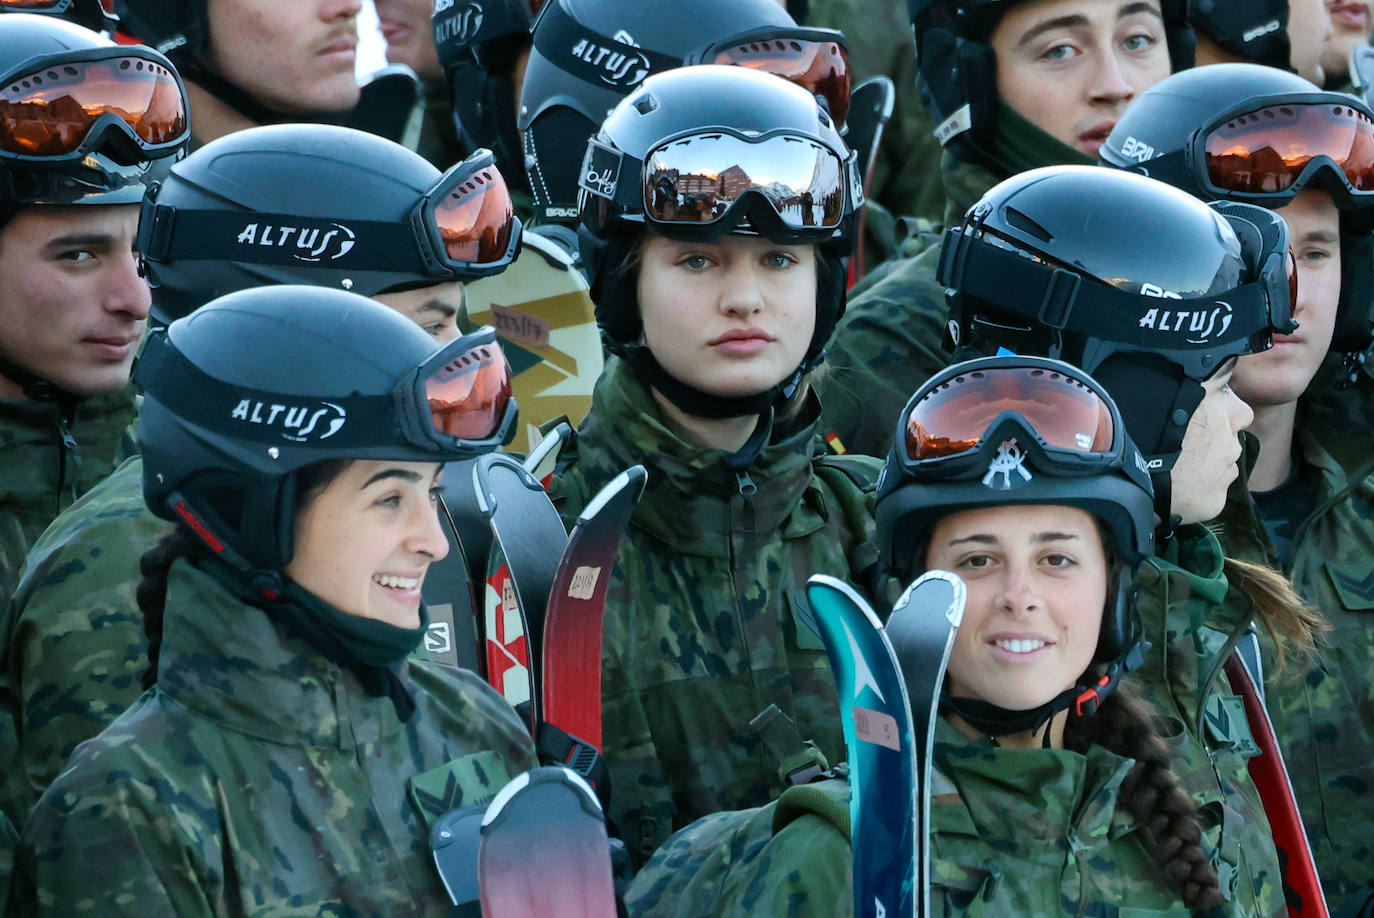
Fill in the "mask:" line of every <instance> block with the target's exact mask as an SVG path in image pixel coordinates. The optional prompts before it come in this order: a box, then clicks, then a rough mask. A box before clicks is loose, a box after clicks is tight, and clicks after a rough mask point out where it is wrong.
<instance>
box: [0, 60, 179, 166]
mask: <svg viewBox="0 0 1374 918" xmlns="http://www.w3.org/2000/svg"><path fill="white" fill-rule="evenodd" d="M106 114H113V115H115V116H117V117H119V118H121V119H122V120H123V121H124V123H125V124H127V125H128V126H129V127H130V128H131V129H132V130H133V132H134V134H136V135H137V136H138V137H139V138H140V139H141V140H142V141H143V142H144V143H146V144H148V145H150V146H156V145H158V144H164V143H170V142H173V141H175V140H177V139H178V138H180V137H181V136H182V135H183V134H184V133H185V132H186V104H185V99H184V98H183V96H182V94H181V89H180V86H179V85H178V83H177V80H176V77H175V76H173V75H172V73H171V71H169V70H168V69H167V68H165V67H163V66H162V65H160V64H158V63H156V62H154V61H150V60H145V59H144V58H139V57H119V58H111V59H109V60H103V61H71V62H68V63H64V64H57V65H54V66H52V67H47V68H44V69H42V70H38V71H34V72H33V73H27V74H25V75H23V76H21V77H16V78H15V79H13V80H11V81H10V82H9V83H8V85H6V86H5V87H4V88H3V89H0V149H3V150H5V151H7V152H9V153H17V154H21V155H25V156H62V155H65V154H68V153H73V152H75V151H76V150H77V149H78V148H80V146H81V144H82V142H83V141H84V140H85V139H86V137H87V135H88V134H89V133H90V131H91V128H92V127H94V126H95V122H96V121H97V119H99V118H100V117H101V116H102V115H106Z"/></svg>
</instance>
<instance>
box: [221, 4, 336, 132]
mask: <svg viewBox="0 0 1374 918" xmlns="http://www.w3.org/2000/svg"><path fill="white" fill-rule="evenodd" d="M361 8H362V6H361V0H287V2H281V0H208V6H207V12H208V14H209V26H210V61H211V63H212V64H213V65H214V67H215V68H216V69H217V70H218V71H219V74H220V76H222V77H224V78H225V79H226V80H228V81H229V82H230V83H233V84H234V85H235V86H237V87H239V88H240V89H242V90H244V91H245V92H247V93H248V94H249V95H251V96H252V97H253V98H255V99H257V100H258V101H259V102H261V103H262V104H263V105H265V106H267V107H268V108H270V109H272V110H273V111H276V112H281V113H282V114H288V115H289V114H313V113H317V112H343V111H348V110H349V109H351V108H353V106H355V105H357V104H358V81H357V79H356V78H355V77H354V74H353V65H354V61H355V58H356V57H357V53H356V52H357V47H358V23H357V16H358V11H359V10H360V9H361Z"/></svg>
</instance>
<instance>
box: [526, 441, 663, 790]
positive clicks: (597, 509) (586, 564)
mask: <svg viewBox="0 0 1374 918" xmlns="http://www.w3.org/2000/svg"><path fill="white" fill-rule="evenodd" d="M648 477H649V476H648V473H647V472H645V471H644V466H642V465H636V466H633V467H631V468H629V469H626V470H625V471H623V472H621V473H620V474H619V475H617V476H616V477H615V478H613V479H612V480H611V482H610V483H609V484H607V485H606V486H605V487H604V488H602V489H601V490H600V491H599V492H598V493H597V495H596V496H595V497H593V498H592V500H591V501H590V502H589V503H588V504H587V506H586V508H585V509H583V511H582V513H581V514H580V515H579V516H578V518H577V524H576V525H575V526H574V527H573V532H572V536H571V537H570V538H569V539H568V547H567V548H566V549H565V550H564V552H563V558H562V560H561V561H560V562H559V564H558V573H557V574H556V575H555V576H554V580H553V590H552V592H551V593H550V595H549V601H548V615H547V618H546V620H545V623H544V659H543V673H542V679H543V690H544V691H543V708H544V720H545V721H547V722H548V723H550V724H552V725H553V726H555V727H557V728H558V729H560V730H562V731H563V732H564V733H567V734H568V735H569V737H571V738H573V739H575V740H580V741H582V742H584V743H587V744H590V745H591V746H593V747H595V748H596V749H597V750H599V749H600V748H601V626H602V613H603V612H604V611H605V608H606V586H607V584H608V583H609V582H610V579H611V570H612V568H614V567H615V558H616V553H617V552H618V551H619V550H620V540H621V537H622V536H623V535H624V534H625V527H627V526H628V525H629V523H630V514H631V512H633V510H634V508H635V504H636V503H638V501H639V497H640V495H641V494H643V493H644V484H645V482H646V481H647V480H648ZM576 754H577V748H576V745H575V744H574V748H573V749H572V750H570V752H569V755H576ZM567 764H569V765H572V766H573V767H574V769H575V770H577V771H578V772H579V773H580V774H582V775H583V776H584V777H585V776H586V775H587V771H586V770H585V769H584V768H581V767H578V766H577V765H574V764H573V762H572V761H568V762H567Z"/></svg>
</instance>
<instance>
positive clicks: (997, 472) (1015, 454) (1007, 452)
mask: <svg viewBox="0 0 1374 918" xmlns="http://www.w3.org/2000/svg"><path fill="white" fill-rule="evenodd" d="M1012 472H1015V473H1016V474H1018V475H1020V476H1021V483H1022V484H1025V483H1026V482H1027V481H1030V480H1031V477H1032V476H1031V473H1030V470H1029V469H1027V468H1026V454H1025V452H1024V451H1022V449H1021V447H1020V445H1018V444H1017V442H1016V440H1015V438H1013V439H1010V440H1007V441H1006V442H1004V443H1003V444H1002V445H1001V446H999V447H997V455H996V456H993V457H992V461H991V462H989V463H988V471H987V474H986V475H984V476H983V487H985V488H992V489H993V490H994V491H1010V490H1011V489H1012V487H1013V483H1012V480H1011V474H1012Z"/></svg>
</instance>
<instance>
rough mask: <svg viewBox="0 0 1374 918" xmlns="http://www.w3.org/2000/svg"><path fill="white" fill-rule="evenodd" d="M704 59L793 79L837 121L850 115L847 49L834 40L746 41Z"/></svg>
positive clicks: (789, 79)
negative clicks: (823, 102) (823, 103)
mask: <svg viewBox="0 0 1374 918" xmlns="http://www.w3.org/2000/svg"><path fill="white" fill-rule="evenodd" d="M704 63H708V64H733V65H734V66H737V67H748V68H750V69H752V70H761V71H763V72H765V73H772V74H775V75H777V76H780V77H782V78H783V79H785V80H787V81H789V82H791V83H796V84H797V85H798V86H800V87H802V88H803V89H805V90H806V91H807V92H809V93H811V94H812V95H815V96H822V97H823V98H824V99H825V100H826V102H827V103H828V104H829V106H830V117H831V118H833V119H834V121H835V124H836V125H839V126H843V125H844V122H845V118H846V117H848V115H849V91H850V89H851V85H850V84H851V81H852V79H853V78H852V76H851V75H850V71H849V53H848V52H847V51H845V49H844V48H843V47H841V46H840V45H839V44H838V43H836V42H833V41H811V40H806V39H798V38H766V39H760V40H758V41H746V42H741V43H740V44H738V45H735V46H733V47H730V48H725V49H722V50H720V51H717V52H716V54H715V56H714V57H713V58H712V59H711V60H709V61H705V62H704Z"/></svg>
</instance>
